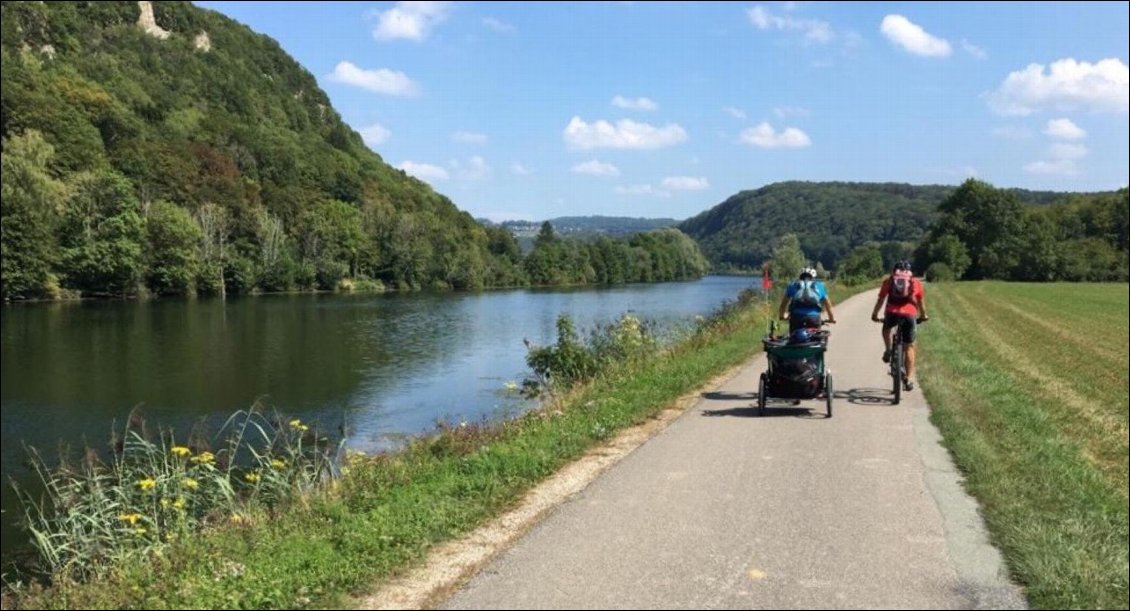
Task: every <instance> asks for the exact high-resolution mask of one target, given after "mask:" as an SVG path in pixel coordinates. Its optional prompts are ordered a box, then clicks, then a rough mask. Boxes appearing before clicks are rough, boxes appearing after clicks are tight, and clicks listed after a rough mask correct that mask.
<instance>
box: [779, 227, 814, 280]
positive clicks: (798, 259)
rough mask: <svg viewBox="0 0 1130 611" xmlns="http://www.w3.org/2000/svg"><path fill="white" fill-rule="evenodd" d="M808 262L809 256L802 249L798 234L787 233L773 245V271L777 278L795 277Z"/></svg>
mask: <svg viewBox="0 0 1130 611" xmlns="http://www.w3.org/2000/svg"><path fill="white" fill-rule="evenodd" d="M807 264H808V257H806V256H805V254H804V251H803V250H801V247H800V240H799V239H798V238H797V236H796V234H793V233H786V234H785V235H783V236H781V237H780V238H779V239H778V240H777V245H776V246H774V247H773V273H774V274H775V275H776V276H777V278H779V279H781V280H784V279H785V278H795V277H796V276H798V275H800V270H801V269H802V268H804V267H805V266H806V265H807Z"/></svg>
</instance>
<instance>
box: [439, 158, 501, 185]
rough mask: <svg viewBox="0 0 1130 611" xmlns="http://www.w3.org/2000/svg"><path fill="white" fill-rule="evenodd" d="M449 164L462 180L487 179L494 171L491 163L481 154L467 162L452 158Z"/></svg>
mask: <svg viewBox="0 0 1130 611" xmlns="http://www.w3.org/2000/svg"><path fill="white" fill-rule="evenodd" d="M448 165H449V166H451V169H452V170H453V171H454V172H455V175H456V176H458V177H459V178H460V179H461V180H486V179H487V178H490V176H491V173H492V168H491V167H490V164H489V163H487V161H486V159H483V158H482V157H480V156H479V155H475V156H474V157H471V158H470V159H468V160H467V161H466V162H461V161H459V160H458V159H452V160H451V162H450V163H449V164H448Z"/></svg>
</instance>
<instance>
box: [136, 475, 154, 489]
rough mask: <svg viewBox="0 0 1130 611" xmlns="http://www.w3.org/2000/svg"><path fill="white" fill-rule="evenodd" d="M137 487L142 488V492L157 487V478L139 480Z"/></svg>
mask: <svg viewBox="0 0 1130 611" xmlns="http://www.w3.org/2000/svg"><path fill="white" fill-rule="evenodd" d="M137 487H138V488H141V491H142V492H148V491H150V490H152V489H154V488H156V487H157V480H155V479H152V478H148V477H147V478H145V479H143V480H138V482H137Z"/></svg>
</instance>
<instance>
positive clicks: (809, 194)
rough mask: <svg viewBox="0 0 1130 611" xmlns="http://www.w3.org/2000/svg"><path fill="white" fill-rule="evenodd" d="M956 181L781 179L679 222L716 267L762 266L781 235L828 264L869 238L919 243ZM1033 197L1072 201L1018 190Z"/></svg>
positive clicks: (1027, 199)
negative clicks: (790, 235) (948, 183)
mask: <svg viewBox="0 0 1130 611" xmlns="http://www.w3.org/2000/svg"><path fill="white" fill-rule="evenodd" d="M955 188H956V187H952V186H941V185H909V184H901V183H849V182H780V183H774V184H771V185H767V186H765V187H762V188H760V189H756V190H751V191H742V192H740V193H738V194H736V195H733V196H732V197H730V198H729V199H727V200H726V201H724V202H722V203H720V204H718V205H717V206H715V207H713V208H711V209H710V210H707V211H705V212H703V213H701V214H699V215H697V216H694V217H692V218H689V219H687V220H685V221H683V222H682V223H679V224H678V225H677V227H678V228H679V229H681V230H682V231H683V232H684V233H686V234H687V235H689V236H691V237H692V238H694V239H695V240H696V241H697V242H698V243H699V246H700V247H701V248H702V251H703V254H705V255H706V257H707V258H708V259H709V260H710V262H711V263H712V264H713V265H714V266H715V267H716V268H726V267H737V268H756V267H760V265H761V264H762V263H763V262H764V261H766V260H768V259H769V258H770V257H771V253H772V250H773V246H774V240H775V239H776V238H778V237H780V236H782V235H784V234H786V233H795V234H796V235H797V237H799V238H800V243H801V247H802V248H803V249H804V251H805V253H806V254H807V255H808V256H809V257H812V258H813V259H814V260H815V261H819V262H820V263H822V264H823V265H824V266H825V267H828V268H834V267H835V266H836V262H837V261H839V260H840V259H842V258H843V257H844V256H846V255H847V254H848V253H849V252H851V250H852V249H853V248H855V247H856V246H860V245H862V244H864V243H866V242H918V241H920V240H921V239H922V238H923V236H925V234H926V231H927V229H928V228H929V227H930V225H931V224H932V223H933V221H934V220H935V219H936V218H937V217H938V212H937V208H938V204H939V203H941V201H942V200H944V199H945V198H946V197H947V196H948V195H950V194H951V193H952V192H953V191H954V189H955ZM1012 191H1013V192H1014V193H1016V194H1017V196H1018V197H1019V199H1020V200H1021V201H1022V202H1024V203H1027V204H1033V205H1045V204H1051V203H1054V202H1058V201H1064V200H1065V199H1066V198H1067V197H1068V196H1069V195H1070V194H1066V193H1054V192H1047V191H1027V190H1023V189H1013V190H1012Z"/></svg>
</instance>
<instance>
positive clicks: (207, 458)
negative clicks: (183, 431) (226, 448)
mask: <svg viewBox="0 0 1130 611" xmlns="http://www.w3.org/2000/svg"><path fill="white" fill-rule="evenodd" d="M215 461H216V455H215V454H213V453H211V452H201V453H199V454H197V455H196V456H193V457H192V462H194V463H197V464H202V465H210V464H212V463H213V462H215Z"/></svg>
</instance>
